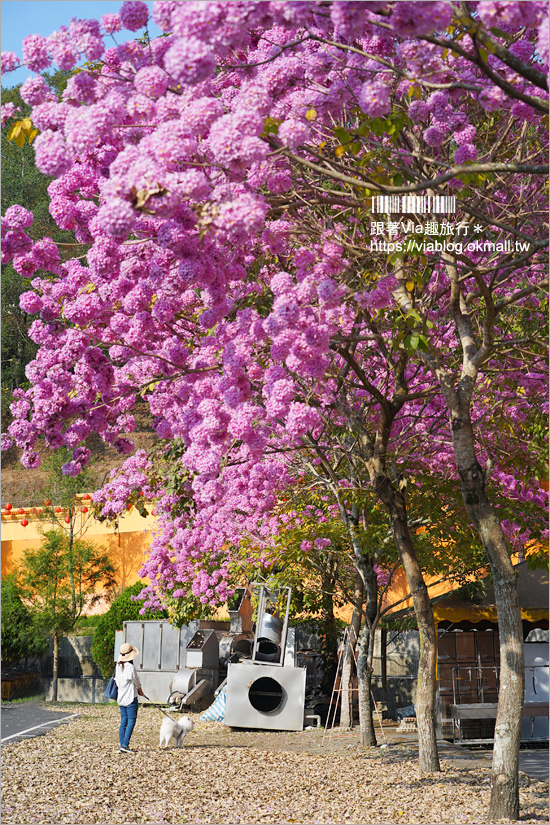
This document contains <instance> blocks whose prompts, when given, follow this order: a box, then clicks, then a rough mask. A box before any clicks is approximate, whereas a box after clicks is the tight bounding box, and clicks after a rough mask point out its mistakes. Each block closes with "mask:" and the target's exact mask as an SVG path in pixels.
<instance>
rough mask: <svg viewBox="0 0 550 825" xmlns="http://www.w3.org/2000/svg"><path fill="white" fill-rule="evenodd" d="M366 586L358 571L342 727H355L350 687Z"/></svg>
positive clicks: (344, 677) (345, 668) (344, 659)
mask: <svg viewBox="0 0 550 825" xmlns="http://www.w3.org/2000/svg"><path fill="white" fill-rule="evenodd" d="M364 595H365V588H364V586H363V579H362V578H361V575H360V574H359V573H358V572H356V574H355V582H354V592H353V613H352V616H351V622H350V625H349V628H348V641H347V644H346V649H345V650H344V654H343V657H342V705H341V708H340V728H342V729H345V730H350V729H351V728H352V727H353V716H352V702H351V699H352V692H351V689H350V684H351V678H352V673H353V660H354V655H353V654H354V651H355V648H356V645H357V640H358V639H359V632H360V630H361V618H362V616H363V599H364Z"/></svg>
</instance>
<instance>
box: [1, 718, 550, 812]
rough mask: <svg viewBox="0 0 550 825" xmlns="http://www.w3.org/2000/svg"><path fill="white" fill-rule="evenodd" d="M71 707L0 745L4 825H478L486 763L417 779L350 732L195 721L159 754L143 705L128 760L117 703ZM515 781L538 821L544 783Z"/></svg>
mask: <svg viewBox="0 0 550 825" xmlns="http://www.w3.org/2000/svg"><path fill="white" fill-rule="evenodd" d="M70 707H71V709H72V710H73V712H76V711H78V712H79V713H81V714H82V715H81V717H80V718H78V719H76V720H71V721H70V722H69V723H67V725H65V726H64V727H62V728H57V729H56V730H54V731H52V732H51V733H48V734H47V735H46V736H42V737H40V738H39V739H33V740H29V741H25V742H18V743H14V744H8V745H7V746H5V747H4V748H3V754H2V757H3V759H2V761H3V766H2V773H3V782H2V822H3V823H4V825H16V823H22V824H23V825H29V823H33V825H35V823H55V825H63V823H76V824H77V825H88V823H111V824H112V825H118V824H119V823H121V824H122V823H148V822H151V823H164V824H166V823H174V825H176V823H218V825H222V823H224V825H225V823H227V825H229V824H230V823H249V824H250V825H251V824H252V823H271V824H273V823H287V822H299V823H334V824H336V823H453V825H461V823H485V822H487V820H486V818H485V812H486V810H487V805H488V800H489V781H488V780H489V774H488V768H489V765H487V768H484V767H481V768H479V769H477V768H476V769H472V768H462V767H460V766H459V767H457V766H455V765H454V764H451V763H449V762H445V761H443V772H442V773H441V774H434V775H432V776H429V777H423V778H422V779H421V778H420V777H419V776H418V771H417V767H416V760H414V759H412V758H411V753H412V752H411V748H410V747H408V746H407V745H406V744H404V745H399V746H397V745H396V746H393V745H392V746H390V747H388V748H382V749H381V748H377V749H373V750H371V751H364V750H362V749H361V748H360V747H359V745H358V741H357V735H356V734H354V733H351V734H345V735H339V734H334V735H333V736H332V737H331V738H330V739H329V741H328V742H327V740H326V738H325V742H323V732H322V731H321V730H307V731H302V732H300V733H294V732H281V733H272V732H267V731H232V730H230V729H229V728H226V727H225V726H224V725H223V724H221V723H216V722H200V721H198V718H197V717H195V722H196V725H195V730H194V731H193V732H192V733H191V734H190V735H189V736H188V737H187V739H186V745H185V747H184V748H183V749H181V750H175V749H169V750H165V751H161V750H159V748H158V730H159V727H160V713H159V712H158V711H157V710H156V709H155V708H151V707H147V708H141V709H140V712H139V715H138V722H137V725H136V729H135V732H134V735H133V738H132V743H131V744H132V746H133V747H135V748H136V749H137V752H136V753H135V754H121V753H119V751H118V736H117V732H118V720H119V713H118V708H117V707H116V706H113V705H109V706H97V705H96V706H90V705H79V706H75V705H71V706H70ZM60 709H61V708H60ZM63 709H64V710H66V709H67V706H64V707H63ZM522 785H523V787H522V790H521V799H522V806H523V807H522V817H521V821H522V822H525V823H542V822H546V821H547V819H548V803H547V788H548V784H547V783H540V782H539V783H535V782H530V781H529V780H528V779H527V778H524V779H523V780H522Z"/></svg>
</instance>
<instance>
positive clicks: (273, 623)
mask: <svg viewBox="0 0 550 825" xmlns="http://www.w3.org/2000/svg"><path fill="white" fill-rule="evenodd" d="M282 632H283V623H282V621H281V620H280V619H278V618H277V617H276V616H272V615H271V613H264V615H263V616H262V621H261V622H260V629H259V631H258V639H269V641H270V642H275V644H277V645H280V643H281V635H282Z"/></svg>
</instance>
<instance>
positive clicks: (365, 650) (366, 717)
mask: <svg viewBox="0 0 550 825" xmlns="http://www.w3.org/2000/svg"><path fill="white" fill-rule="evenodd" d="M373 636H374V633H373V632H371V629H370V628H368V627H367V625H366V623H365V624H364V625H363V630H362V631H361V639H360V644H359V656H358V657H357V676H358V682H359V724H360V729H361V745H362V746H363V747H364V748H375V747H376V745H377V741H376V733H375V730H374V718H373V712H372V710H373V709H372V704H371V689H372V661H369V659H370V658H371V657H370V653H371V650H372V649H373V647H374V638H373Z"/></svg>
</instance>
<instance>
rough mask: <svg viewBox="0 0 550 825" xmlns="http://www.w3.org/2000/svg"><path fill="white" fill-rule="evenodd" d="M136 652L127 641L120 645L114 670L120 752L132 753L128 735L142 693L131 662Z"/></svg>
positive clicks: (134, 720) (133, 722)
mask: <svg viewBox="0 0 550 825" xmlns="http://www.w3.org/2000/svg"><path fill="white" fill-rule="evenodd" d="M138 654H139V650H138V649H137V647H132V645H129V644H128V643H127V642H126V643H125V644H123V645H121V646H120V654H119V657H118V662H117V666H116V670H115V682H116V686H117V688H118V697H117V702H118V705H119V707H120V728H119V732H118V738H119V742H120V750H121V753H134V751H133V750H132V749H131V748H130V737H131V735H132V731H133V730H134V727H135V724H136V719H137V712H138V696H143V695H144V694H143V691H142V689H141V684H140V681H139V676H138V675H137V672H136V669H135V667H134V663H133V660H134V659H135V658H136V656H137V655H138Z"/></svg>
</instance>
